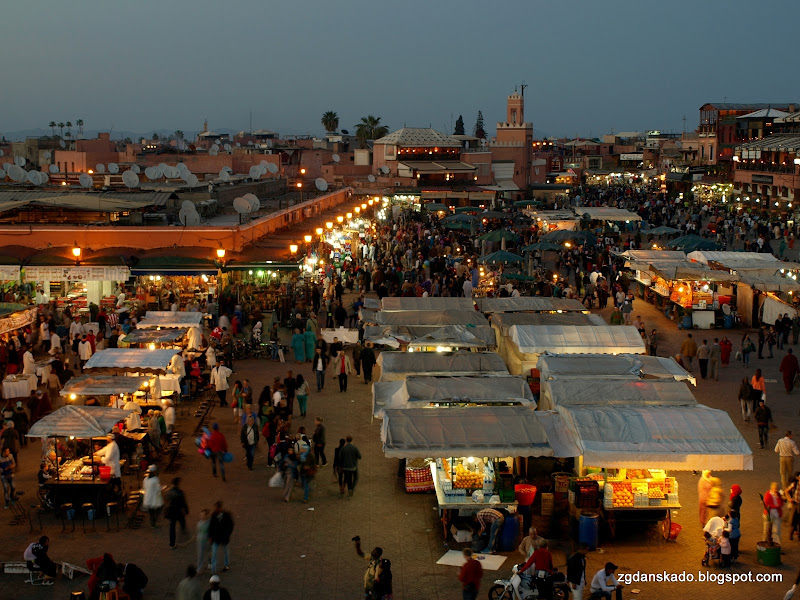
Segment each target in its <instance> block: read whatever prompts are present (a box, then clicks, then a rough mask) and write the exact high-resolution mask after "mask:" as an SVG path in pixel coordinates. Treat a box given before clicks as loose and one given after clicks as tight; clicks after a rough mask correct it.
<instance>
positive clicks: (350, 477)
mask: <svg viewBox="0 0 800 600" xmlns="http://www.w3.org/2000/svg"><path fill="white" fill-rule="evenodd" d="M346 442H347V443H346V444H345V445H344V446H343V447H342V450H341V452H340V455H341V456H340V457H341V460H342V471H344V484H345V485H346V486H347V493H348V494H349V495H350V496H351V497H352V496H353V492H354V491H355V488H356V483H358V461H359V460H361V452H360V451H359V449H358V448H357V447H356V446H354V445H353V436H352V435H348V436H347V438H346Z"/></svg>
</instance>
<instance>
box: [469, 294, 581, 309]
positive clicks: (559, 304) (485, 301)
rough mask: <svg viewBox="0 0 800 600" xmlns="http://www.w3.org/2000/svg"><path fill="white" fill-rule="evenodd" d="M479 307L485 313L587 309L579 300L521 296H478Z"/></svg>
mask: <svg viewBox="0 0 800 600" xmlns="http://www.w3.org/2000/svg"><path fill="white" fill-rule="evenodd" d="M476 302H477V304H478V309H479V310H480V311H481V312H484V313H496V312H547V311H556V310H565V311H566V310H569V311H585V310H586V307H585V306H584V305H583V304H581V303H580V301H578V300H570V299H566V298H546V297H543V296H519V297H517V298H478V299H477V300H476Z"/></svg>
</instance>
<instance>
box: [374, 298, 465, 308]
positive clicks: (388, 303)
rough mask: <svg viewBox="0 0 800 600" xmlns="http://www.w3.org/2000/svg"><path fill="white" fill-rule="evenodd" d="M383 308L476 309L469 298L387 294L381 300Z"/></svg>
mask: <svg viewBox="0 0 800 600" xmlns="http://www.w3.org/2000/svg"><path fill="white" fill-rule="evenodd" d="M381 309H382V310H440V311H441V310H475V305H474V304H473V303H472V300H470V299H469V298H452V297H450V298H439V297H435V298H406V297H402V296H400V297H395V296H387V297H386V298H384V299H383V300H381Z"/></svg>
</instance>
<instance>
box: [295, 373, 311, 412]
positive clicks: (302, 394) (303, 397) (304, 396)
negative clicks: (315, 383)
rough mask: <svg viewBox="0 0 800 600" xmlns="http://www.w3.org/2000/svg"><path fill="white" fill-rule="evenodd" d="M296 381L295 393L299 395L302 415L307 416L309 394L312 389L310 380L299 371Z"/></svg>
mask: <svg viewBox="0 0 800 600" xmlns="http://www.w3.org/2000/svg"><path fill="white" fill-rule="evenodd" d="M295 382H296V385H297V387H296V389H295V394H296V395H297V405H298V407H299V408H300V416H301V417H305V416H306V414H307V413H308V396H309V394H310V392H311V390H310V387H309V385H308V382H307V381H306V379H305V377H303V375H302V374H301V373H298V375H297V377H296V378H295Z"/></svg>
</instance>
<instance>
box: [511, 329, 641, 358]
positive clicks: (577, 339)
mask: <svg viewBox="0 0 800 600" xmlns="http://www.w3.org/2000/svg"><path fill="white" fill-rule="evenodd" d="M509 337H510V338H511V341H512V342H514V344H516V346H517V347H518V348H519V350H520V352H523V353H529V354H541V353H543V352H552V353H556V354H576V353H586V352H592V353H596V354H619V353H620V352H628V353H632V354H644V352H645V347H644V342H643V341H642V336H641V335H640V334H639V331H638V330H637V329H636V328H635V327H633V326H630V325H606V326H600V325H582V326H578V325H514V326H513V327H511V328H509Z"/></svg>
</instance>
